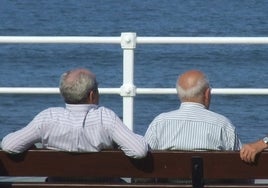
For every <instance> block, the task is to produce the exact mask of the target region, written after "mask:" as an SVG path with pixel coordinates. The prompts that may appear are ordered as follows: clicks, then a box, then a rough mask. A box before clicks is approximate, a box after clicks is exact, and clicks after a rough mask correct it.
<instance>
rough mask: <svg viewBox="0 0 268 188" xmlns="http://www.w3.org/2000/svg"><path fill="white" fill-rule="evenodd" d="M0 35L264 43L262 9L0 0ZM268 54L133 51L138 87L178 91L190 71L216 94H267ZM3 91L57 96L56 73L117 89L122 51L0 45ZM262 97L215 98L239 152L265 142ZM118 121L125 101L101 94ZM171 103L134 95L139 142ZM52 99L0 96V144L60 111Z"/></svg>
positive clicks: (252, 50)
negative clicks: (50, 90) (45, 91)
mask: <svg viewBox="0 0 268 188" xmlns="http://www.w3.org/2000/svg"><path fill="white" fill-rule="evenodd" d="M0 5H1V6H0V17H1V19H0V36H120V35H121V33H122V32H136V33H137V35H138V36H176V37H187V36H194V37H195V36H207V37H214V36H218V37H222V36H236V37H259V36H262V37H266V36H268V22H267V20H268V11H267V8H268V2H267V1H265V0H260V1H254V0H247V1H246V0H245V1H244V0H241V1H232V0H215V1H210V0H203V1H196V0H187V1H182V0H166V1H160V0H154V1H151V0H150V1H149V0H144V1H123V0H117V1H108V0H98V1H97V0H90V1H88V0H57V1H54V0H46V1H45V0H39V1H36V0H24V1H20V0H12V1H11V0H1V1H0ZM267 52H268V46H267V45H138V46H137V48H136V50H135V79H134V81H135V85H136V87H141V88H143V87H157V88H159V87H160V88H161V87H162V88H171V87H175V82H176V79H177V76H178V75H179V74H181V73H182V72H184V71H186V70H188V69H194V68H195V69H200V70H202V71H204V72H205V73H206V74H207V75H208V77H209V79H210V82H211V85H212V87H213V88H225V87H228V88H233V87H234V88H267V85H268V53H267ZM0 58H1V60H0V87H57V86H58V80H59V77H60V75H61V73H62V72H65V71H66V70H69V69H72V68H76V67H85V68H89V69H91V70H92V71H93V72H95V73H96V75H97V79H98V81H99V87H100V88H107V87H116V88H118V87H120V86H121V85H122V67H123V66H122V50H121V47H120V46H119V45H99V44H98V45H85V44H65V45H64V44H19V45H15V44H0ZM267 99H268V96H267V95H264V96H247V95H243V96H229V95H228V96H225V95H213V98H212V101H211V107H210V109H211V110H213V111H216V112H218V113H221V114H223V115H225V116H227V117H228V118H229V119H230V120H231V121H232V122H233V124H234V125H235V126H236V127H237V130H238V134H239V136H240V138H241V140H242V142H243V143H245V142H251V141H255V140H257V139H259V138H261V137H263V136H264V135H266V134H267V133H268V125H267V122H268V114H267V113H266V112H267V110H268V100H267ZM100 103H101V105H104V106H107V107H109V108H111V109H113V110H114V111H115V112H116V113H117V114H118V115H119V116H120V117H122V98H121V97H120V96H117V95H101V102H100ZM179 104H180V103H179V101H178V99H177V97H176V96H175V95H137V96H136V98H135V109H134V124H135V127H134V131H135V132H136V133H139V134H141V135H143V134H144V133H145V131H146V129H147V127H148V125H149V124H150V122H151V121H152V120H153V118H154V117H155V116H156V115H158V114H159V113H161V112H166V111H169V110H174V109H176V108H178V107H179ZM63 105H64V104H63V101H62V99H61V97H60V96H59V95H3V94H1V95H0V112H1V113H0V127H1V129H0V140H1V139H2V137H3V136H4V135H6V134H8V133H9V132H12V131H15V130H17V129H19V128H21V127H23V126H25V125H26V124H27V123H28V122H29V121H31V119H32V118H33V117H34V116H35V115H36V114H37V113H38V112H40V111H41V110H43V109H45V108H47V107H50V106H63Z"/></svg>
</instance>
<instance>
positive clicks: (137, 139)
mask: <svg viewBox="0 0 268 188" xmlns="http://www.w3.org/2000/svg"><path fill="white" fill-rule="evenodd" d="M112 139H113V141H114V142H115V143H116V144H117V145H118V146H119V148H120V149H121V150H122V151H123V152H124V153H125V154H126V155H127V156H129V157H132V158H143V157H145V156H146V155H147V152H148V144H147V143H146V142H145V140H144V138H143V137H142V136H141V135H138V134H135V133H134V132H132V131H131V130H130V129H128V127H127V126H126V125H124V124H123V122H122V121H121V120H120V119H119V117H118V116H117V115H114V124H113V133H112Z"/></svg>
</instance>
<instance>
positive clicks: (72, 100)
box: [60, 69, 98, 104]
mask: <svg viewBox="0 0 268 188" xmlns="http://www.w3.org/2000/svg"><path fill="white" fill-rule="evenodd" d="M96 90H98V88H97V81H96V76H95V75H94V74H93V73H92V72H90V71H89V70H87V69H75V70H71V71H68V72H65V73H63V74H62V76H61V80H60V92H61V95H62V96H63V98H64V100H65V102H66V103H69V104H86V103H88V97H89V94H90V92H91V91H96Z"/></svg>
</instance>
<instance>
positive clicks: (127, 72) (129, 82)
mask: <svg viewBox="0 0 268 188" xmlns="http://www.w3.org/2000/svg"><path fill="white" fill-rule="evenodd" d="M19 43H25V44H33V43H34V44H37V43H38V44H48V43H51V44H75V43H79V44H90V43H91V44H121V48H122V49H123V69H124V70H123V84H122V86H121V87H120V88H100V89H99V92H100V94H118V95H121V96H122V97H123V121H124V123H125V124H126V125H127V126H128V127H129V128H130V129H131V130H133V106H134V97H135V96H136V94H150V95H153V94H176V89H175V88H136V86H135V85H134V50H135V48H136V45H137V44H268V37H138V36H136V33H121V37H93V36H89V37H85V36H0V44H19ZM211 92H212V94H214V95H268V89H266V88H213V89H212V91H211ZM0 94H59V89H58V88H40V87H36V88H33V87H0Z"/></svg>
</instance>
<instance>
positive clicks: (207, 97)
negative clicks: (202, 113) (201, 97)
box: [205, 87, 211, 109]
mask: <svg viewBox="0 0 268 188" xmlns="http://www.w3.org/2000/svg"><path fill="white" fill-rule="evenodd" d="M210 99H211V88H209V87H208V88H207V89H206V91H205V106H206V108H207V109H209V105H210Z"/></svg>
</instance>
